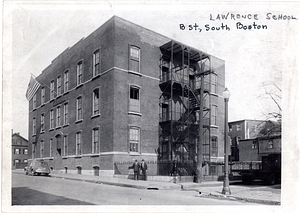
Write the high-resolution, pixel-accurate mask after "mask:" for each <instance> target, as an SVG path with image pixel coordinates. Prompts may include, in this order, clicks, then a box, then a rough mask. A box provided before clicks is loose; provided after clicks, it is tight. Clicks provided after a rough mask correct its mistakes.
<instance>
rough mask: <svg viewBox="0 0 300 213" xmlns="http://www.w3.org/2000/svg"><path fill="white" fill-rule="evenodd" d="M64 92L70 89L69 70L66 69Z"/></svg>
mask: <svg viewBox="0 0 300 213" xmlns="http://www.w3.org/2000/svg"><path fill="white" fill-rule="evenodd" d="M64 82H65V83H64V85H65V86H64V92H67V91H68V90H69V71H66V72H65V75H64Z"/></svg>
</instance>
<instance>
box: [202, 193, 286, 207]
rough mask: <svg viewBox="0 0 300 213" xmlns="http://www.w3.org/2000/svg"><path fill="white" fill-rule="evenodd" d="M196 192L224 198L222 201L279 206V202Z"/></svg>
mask: <svg viewBox="0 0 300 213" xmlns="http://www.w3.org/2000/svg"><path fill="white" fill-rule="evenodd" d="M197 191H198V192H199V193H201V194H203V195H204V196H206V197H216V198H224V199H229V200H243V201H246V202H250V203H261V204H268V205H281V202H278V201H272V200H260V199H253V198H244V197H237V196H233V195H219V194H213V193H208V192H201V191H199V190H197Z"/></svg>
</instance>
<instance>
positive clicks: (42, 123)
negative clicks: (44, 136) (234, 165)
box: [41, 113, 45, 132]
mask: <svg viewBox="0 0 300 213" xmlns="http://www.w3.org/2000/svg"><path fill="white" fill-rule="evenodd" d="M44 131H45V115H44V113H43V114H41V132H44Z"/></svg>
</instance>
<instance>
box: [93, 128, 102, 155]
mask: <svg viewBox="0 0 300 213" xmlns="http://www.w3.org/2000/svg"><path fill="white" fill-rule="evenodd" d="M92 137H93V139H92V140H93V141H92V153H99V151H100V128H99V127H96V128H94V129H93V132H92Z"/></svg>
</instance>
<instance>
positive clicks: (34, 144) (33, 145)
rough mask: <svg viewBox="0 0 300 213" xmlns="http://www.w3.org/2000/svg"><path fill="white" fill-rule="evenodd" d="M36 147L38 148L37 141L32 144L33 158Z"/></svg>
mask: <svg viewBox="0 0 300 213" xmlns="http://www.w3.org/2000/svg"><path fill="white" fill-rule="evenodd" d="M35 149H36V143H33V144H32V149H31V150H32V158H35Z"/></svg>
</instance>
